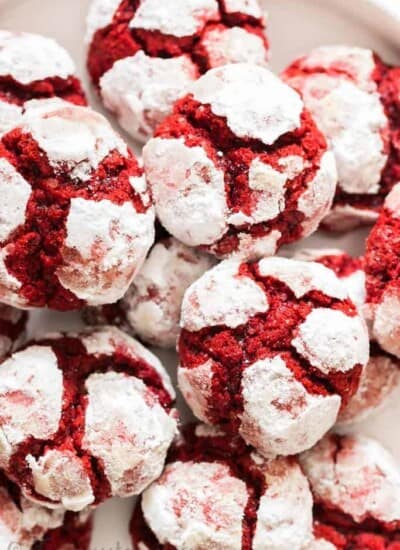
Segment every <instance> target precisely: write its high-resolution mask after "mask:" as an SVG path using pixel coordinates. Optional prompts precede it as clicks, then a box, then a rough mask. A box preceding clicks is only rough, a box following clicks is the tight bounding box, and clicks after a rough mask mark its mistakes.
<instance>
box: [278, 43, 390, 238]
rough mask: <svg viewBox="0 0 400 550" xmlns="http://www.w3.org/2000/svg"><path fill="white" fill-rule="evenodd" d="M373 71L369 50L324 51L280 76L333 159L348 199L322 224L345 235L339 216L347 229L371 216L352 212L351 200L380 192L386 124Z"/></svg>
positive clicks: (336, 48) (335, 48) (354, 209)
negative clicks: (323, 138) (297, 94)
mask: <svg viewBox="0 0 400 550" xmlns="http://www.w3.org/2000/svg"><path fill="white" fill-rule="evenodd" d="M377 67H378V61H377V60H376V59H375V57H374V54H373V52H372V51H371V50H368V49H362V48H354V47H346V46H325V47H321V48H316V49H315V50H313V51H312V52H310V53H309V54H308V55H306V56H304V57H302V58H300V59H298V60H296V61H295V62H294V63H293V64H292V65H291V66H289V68H288V69H286V71H285V72H284V74H283V77H284V79H285V80H286V81H287V82H288V83H289V84H290V85H292V86H293V87H294V88H295V89H296V90H298V91H299V92H300V93H301V95H302V98H303V100H304V103H305V105H306V107H307V108H308V109H309V110H310V111H311V113H312V114H313V116H314V118H315V120H316V122H317V124H318V125H319V127H320V128H321V130H322V131H323V132H324V134H325V135H326V137H327V139H328V141H329V143H330V145H331V148H332V151H333V153H334V155H335V158H336V163H337V168H338V175H339V182H338V186H339V190H341V192H343V193H345V194H348V195H350V197H348V198H346V197H345V198H344V199H343V200H339V199H338V201H337V204H335V206H334V209H333V217H332V218H328V221H327V224H328V226H329V227H330V228H331V229H336V228H338V229H339V230H343V229H346V228H343V226H341V225H340V220H341V218H343V217H344V216H345V217H346V218H347V220H348V221H347V223H348V224H349V228H351V227H352V226H354V225H357V222H358V223H360V222H362V221H364V220H365V217H366V216H367V213H371V212H373V211H374V208H372V207H368V206H367V207H364V210H365V211H366V213H364V212H363V211H362V209H361V208H359V207H358V208H357V207H354V206H352V197H351V195H371V196H374V195H378V194H379V193H380V191H381V179H382V173H383V170H384V168H385V166H386V163H387V161H388V147H387V135H388V131H389V120H388V118H387V115H386V113H385V107H384V103H383V100H382V97H381V95H380V92H379V89H378V75H377V71H378V69H377ZM375 73H376V74H375ZM353 202H355V204H356V201H353ZM348 203H349V204H348ZM347 206H351V207H352V210H349V209H347V210H346V207H347ZM336 208H338V212H337V213H336ZM343 209H344V210H343ZM336 218H338V219H337V220H336ZM368 221H369V220H368Z"/></svg>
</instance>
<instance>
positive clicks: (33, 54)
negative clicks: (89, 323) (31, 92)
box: [0, 31, 75, 84]
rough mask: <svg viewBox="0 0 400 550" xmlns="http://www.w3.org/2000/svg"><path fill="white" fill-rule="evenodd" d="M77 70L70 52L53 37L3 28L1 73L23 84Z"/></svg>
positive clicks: (0, 47)
mask: <svg viewBox="0 0 400 550" xmlns="http://www.w3.org/2000/svg"><path fill="white" fill-rule="evenodd" d="M74 73H75V65H74V63H73V61H72V59H71V57H70V56H69V54H68V53H67V52H66V50H64V48H62V47H61V46H59V45H58V44H57V42H55V41H54V40H52V39H51V38H46V37H44V36H40V35H37V34H28V33H12V32H9V31H0V75H1V76H11V77H12V78H13V79H14V80H16V81H17V82H19V83H21V84H30V83H31V82H35V81H37V80H43V79H45V78H49V77H59V78H67V77H68V76H70V75H73V74H74Z"/></svg>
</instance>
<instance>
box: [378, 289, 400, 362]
mask: <svg viewBox="0 0 400 550" xmlns="http://www.w3.org/2000/svg"><path fill="white" fill-rule="evenodd" d="M373 316H374V320H373V327H372V334H373V337H374V338H375V339H376V341H377V342H378V343H379V345H380V346H381V347H382V348H383V349H384V350H385V351H387V352H388V353H392V354H393V355H395V356H396V357H400V290H399V289H398V288H397V287H396V286H395V285H393V286H389V287H388V288H387V289H386V290H385V292H384V293H383V295H382V298H381V301H380V302H379V304H378V305H377V306H376V307H375V308H374V314H373Z"/></svg>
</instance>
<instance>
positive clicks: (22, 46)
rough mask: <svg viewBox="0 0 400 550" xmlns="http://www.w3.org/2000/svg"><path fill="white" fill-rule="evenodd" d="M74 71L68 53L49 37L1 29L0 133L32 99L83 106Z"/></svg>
mask: <svg viewBox="0 0 400 550" xmlns="http://www.w3.org/2000/svg"><path fill="white" fill-rule="evenodd" d="M75 71H76V69H75V65H74V62H73V61H72V59H71V57H70V55H69V54H68V52H67V51H66V50H64V48H62V47H61V46H60V45H59V44H57V42H55V41H54V40H52V39H51V38H46V37H44V36H40V35H38V34H29V33H24V32H18V33H15V32H10V31H3V30H0V136H1V135H3V134H5V133H6V132H7V131H8V130H10V129H12V128H13V127H14V126H16V125H17V124H19V122H20V120H21V118H22V115H23V113H24V111H25V108H26V106H27V105H28V104H29V102H30V101H32V100H43V99H48V98H60V99H63V100H65V101H69V102H71V103H75V104H76V105H85V104H86V99H85V94H84V92H83V90H82V86H81V83H80V81H79V79H78V78H77V77H76V76H75Z"/></svg>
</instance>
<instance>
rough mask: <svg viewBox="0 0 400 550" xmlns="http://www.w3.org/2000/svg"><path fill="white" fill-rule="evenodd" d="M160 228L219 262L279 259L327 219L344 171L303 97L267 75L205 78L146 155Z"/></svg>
mask: <svg viewBox="0 0 400 550" xmlns="http://www.w3.org/2000/svg"><path fill="white" fill-rule="evenodd" d="M143 161H144V166H145V172H146V177H147V179H148V182H149V184H150V186H151V189H152V193H153V198H154V201H155V206H156V212H157V216H158V218H159V220H160V222H161V223H162V224H163V226H164V227H165V228H166V229H167V231H169V233H171V234H172V235H173V236H174V237H176V238H177V239H179V240H180V241H182V242H183V243H185V244H187V245H188V246H196V247H201V248H203V249H204V250H206V251H207V252H210V253H212V254H215V255H216V256H217V257H219V258H226V257H229V256H233V255H238V256H240V257H242V258H246V259H248V258H254V259H256V258H259V257H262V256H265V255H273V254H274V253H275V252H276V251H277V249H278V248H279V247H280V246H281V245H282V244H286V243H289V242H294V241H297V240H298V239H300V238H302V237H305V236H306V235H309V234H311V233H312V232H313V231H314V230H315V229H316V228H317V227H318V225H319V222H320V220H321V219H322V218H323V217H324V216H325V214H326V213H327V212H328V211H329V209H330V206H331V201H332V198H333V194H334V190H335V187H336V168H335V162H334V158H333V155H332V153H330V152H328V151H327V144H326V141H325V138H324V137H323V136H322V134H321V133H320V131H319V130H318V129H317V127H316V125H315V124H314V122H313V120H312V119H311V117H310V115H309V114H308V112H307V111H306V110H305V109H304V106H303V103H302V101H301V99H300V97H299V95H298V94H297V93H296V92H294V91H293V90H291V89H290V88H289V86H287V85H286V84H284V83H283V82H282V81H281V80H279V79H278V78H277V77H276V76H275V75H273V74H272V73H271V72H269V71H268V70H267V69H263V68H261V67H256V66H252V65H246V64H240V63H239V64H236V65H226V66H224V67H221V68H218V69H213V70H211V71H209V72H208V73H206V74H205V75H204V76H202V77H201V78H199V80H197V81H196V82H195V83H194V84H193V85H192V86H191V87H190V89H189V93H188V95H187V96H186V97H184V98H183V99H181V100H179V101H178V102H177V103H176V104H175V107H174V113H173V114H172V115H171V116H169V117H167V118H166V119H165V120H164V122H163V123H162V124H161V125H160V126H159V127H158V128H157V130H156V133H155V137H154V138H152V139H151V140H150V141H149V142H148V143H147V144H146V146H145V147H144V150H143Z"/></svg>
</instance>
